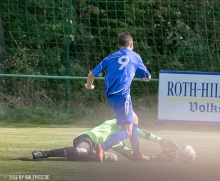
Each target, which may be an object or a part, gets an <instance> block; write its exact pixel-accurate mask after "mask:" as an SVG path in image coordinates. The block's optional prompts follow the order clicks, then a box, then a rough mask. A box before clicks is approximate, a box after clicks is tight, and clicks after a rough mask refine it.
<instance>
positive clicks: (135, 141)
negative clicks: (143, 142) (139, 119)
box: [129, 124, 141, 155]
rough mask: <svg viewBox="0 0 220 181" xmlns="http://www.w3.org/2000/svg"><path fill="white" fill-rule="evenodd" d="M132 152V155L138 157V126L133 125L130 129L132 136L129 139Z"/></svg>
mask: <svg viewBox="0 0 220 181" xmlns="http://www.w3.org/2000/svg"><path fill="white" fill-rule="evenodd" d="M129 139H130V142H131V146H132V150H133V155H140V154H141V153H140V149H139V141H138V125H137V124H133V128H132V135H131V137H130V138H129Z"/></svg>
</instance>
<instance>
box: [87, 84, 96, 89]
mask: <svg viewBox="0 0 220 181" xmlns="http://www.w3.org/2000/svg"><path fill="white" fill-rule="evenodd" d="M85 88H86V89H94V88H95V86H94V85H92V84H91V86H90V87H89V86H88V85H87V84H85Z"/></svg>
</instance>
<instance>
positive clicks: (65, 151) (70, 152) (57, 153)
mask: <svg viewBox="0 0 220 181" xmlns="http://www.w3.org/2000/svg"><path fill="white" fill-rule="evenodd" d="M76 154H77V151H76V148H74V147H66V148H60V149H55V150H50V151H48V157H69V156H75V155H76Z"/></svg>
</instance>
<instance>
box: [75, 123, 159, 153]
mask: <svg viewBox="0 0 220 181" xmlns="http://www.w3.org/2000/svg"><path fill="white" fill-rule="evenodd" d="M120 129H121V128H120V127H119V126H117V124H116V119H112V120H107V121H105V122H103V123H102V124H101V125H99V126H97V127H95V128H93V129H92V130H90V131H85V132H82V133H80V134H79V135H77V136H80V135H82V134H86V135H88V136H89V137H90V138H91V139H92V141H93V142H94V143H96V144H101V143H103V142H105V141H106V140H107V139H109V137H111V136H112V135H113V134H114V133H115V132H117V131H119V130H120ZM138 137H140V138H143V139H147V140H150V141H155V142H160V140H161V139H160V138H159V137H156V136H155V135H153V134H152V133H150V132H148V131H146V130H143V129H138ZM116 147H117V149H118V148H120V149H125V150H130V149H128V148H127V147H126V146H125V145H124V144H123V142H120V143H119V144H117V145H115V146H114V147H113V148H116Z"/></svg>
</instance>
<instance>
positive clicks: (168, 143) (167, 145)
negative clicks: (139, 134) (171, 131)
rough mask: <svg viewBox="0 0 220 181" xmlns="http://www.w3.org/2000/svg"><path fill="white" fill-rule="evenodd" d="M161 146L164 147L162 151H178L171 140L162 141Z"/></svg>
mask: <svg viewBox="0 0 220 181" xmlns="http://www.w3.org/2000/svg"><path fill="white" fill-rule="evenodd" d="M160 146H161V147H162V150H167V149H174V150H178V147H177V145H176V144H175V143H174V142H172V141H170V140H165V139H162V140H161V141H160Z"/></svg>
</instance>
